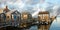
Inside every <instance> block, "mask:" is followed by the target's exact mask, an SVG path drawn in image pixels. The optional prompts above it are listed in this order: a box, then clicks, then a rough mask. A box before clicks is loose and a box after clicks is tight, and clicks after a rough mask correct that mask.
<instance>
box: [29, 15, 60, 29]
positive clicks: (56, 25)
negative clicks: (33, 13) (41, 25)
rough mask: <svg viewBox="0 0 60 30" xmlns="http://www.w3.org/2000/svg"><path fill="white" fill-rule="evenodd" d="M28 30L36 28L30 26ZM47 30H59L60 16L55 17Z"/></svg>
mask: <svg viewBox="0 0 60 30" xmlns="http://www.w3.org/2000/svg"><path fill="white" fill-rule="evenodd" d="M29 30H38V26H32V27H31V28H29ZM49 30H60V16H57V18H56V19H55V20H54V21H53V22H52V24H51V26H50V28H49Z"/></svg>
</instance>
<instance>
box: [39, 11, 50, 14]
mask: <svg viewBox="0 0 60 30" xmlns="http://www.w3.org/2000/svg"><path fill="white" fill-rule="evenodd" d="M39 14H49V12H48V11H43V12H39Z"/></svg>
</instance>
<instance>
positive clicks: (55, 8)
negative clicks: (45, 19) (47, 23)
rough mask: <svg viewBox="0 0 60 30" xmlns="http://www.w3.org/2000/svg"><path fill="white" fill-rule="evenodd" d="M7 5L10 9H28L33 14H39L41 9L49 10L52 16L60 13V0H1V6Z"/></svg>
mask: <svg viewBox="0 0 60 30" xmlns="http://www.w3.org/2000/svg"><path fill="white" fill-rule="evenodd" d="M6 5H7V6H8V8H9V9H10V10H13V9H15V10H17V11H19V12H23V11H27V12H30V13H31V14H32V16H37V14H38V13H39V12H40V11H49V12H50V14H51V16H53V15H55V16H57V15H59V13H60V0H0V8H5V6H6Z"/></svg>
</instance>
